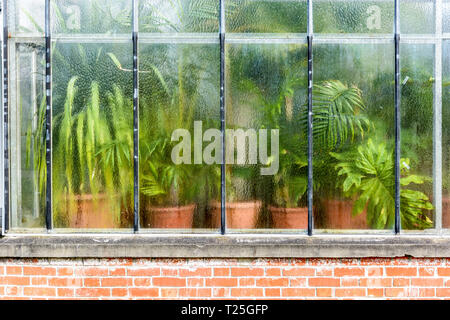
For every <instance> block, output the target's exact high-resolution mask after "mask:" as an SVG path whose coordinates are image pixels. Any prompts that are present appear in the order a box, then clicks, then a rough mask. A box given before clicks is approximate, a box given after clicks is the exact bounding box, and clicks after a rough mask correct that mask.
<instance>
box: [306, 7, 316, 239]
mask: <svg viewBox="0 0 450 320" xmlns="http://www.w3.org/2000/svg"><path fill="white" fill-rule="evenodd" d="M312 6H313V4H312V0H308V18H307V19H308V27H307V28H308V30H307V32H308V34H307V42H308V230H307V232H308V236H312V234H313V229H314V219H313V214H314V213H313V200H314V199H313V192H314V186H313V105H312V104H313V99H312V94H313V92H312V90H313V54H312V41H313V20H312V19H313V15H312Z"/></svg>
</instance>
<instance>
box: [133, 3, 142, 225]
mask: <svg viewBox="0 0 450 320" xmlns="http://www.w3.org/2000/svg"><path fill="white" fill-rule="evenodd" d="M137 4H138V0H132V6H133V7H132V11H133V13H132V20H133V21H132V25H133V31H132V40H133V179H134V182H133V184H134V188H133V202H134V211H133V212H134V219H133V230H134V232H135V233H136V232H138V231H139V228H140V223H139V60H138V34H139V27H138V10H137Z"/></svg>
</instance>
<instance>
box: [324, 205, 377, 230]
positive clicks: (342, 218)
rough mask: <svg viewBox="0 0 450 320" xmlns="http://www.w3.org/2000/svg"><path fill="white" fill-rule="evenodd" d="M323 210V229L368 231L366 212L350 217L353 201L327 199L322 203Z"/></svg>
mask: <svg viewBox="0 0 450 320" xmlns="http://www.w3.org/2000/svg"><path fill="white" fill-rule="evenodd" d="M322 204H323V207H324V210H325V215H326V218H325V226H324V227H325V229H368V228H369V227H368V225H367V212H366V210H364V211H363V212H361V213H360V214H358V215H357V216H355V217H353V216H352V211H353V204H354V201H353V200H336V199H327V200H323V202H322Z"/></svg>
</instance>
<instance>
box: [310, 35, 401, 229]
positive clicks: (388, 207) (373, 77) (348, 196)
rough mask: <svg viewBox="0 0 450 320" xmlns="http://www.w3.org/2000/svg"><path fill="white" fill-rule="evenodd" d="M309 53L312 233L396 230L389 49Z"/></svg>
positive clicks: (326, 48) (334, 47) (322, 48)
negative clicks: (315, 230)
mask: <svg viewBox="0 0 450 320" xmlns="http://www.w3.org/2000/svg"><path fill="white" fill-rule="evenodd" d="M313 53H314V91H313V112H314V192H315V193H314V206H315V208H314V215H315V221H316V227H317V228H324V229H390V228H393V226H394V181H395V180H394V139H393V133H394V80H393V79H394V74H393V73H394V72H393V71H394V63H393V62H394V58H393V57H394V46H393V44H392V43H387V44H355V45H348V44H323V45H322V44H320V45H315V46H314V48H313Z"/></svg>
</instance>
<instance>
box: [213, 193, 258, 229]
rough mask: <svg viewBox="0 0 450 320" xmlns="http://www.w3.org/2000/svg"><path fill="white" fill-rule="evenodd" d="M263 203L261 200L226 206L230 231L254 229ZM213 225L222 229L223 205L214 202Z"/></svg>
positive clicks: (233, 203) (232, 203)
mask: <svg viewBox="0 0 450 320" xmlns="http://www.w3.org/2000/svg"><path fill="white" fill-rule="evenodd" d="M261 206H262V203H261V201H259V200H255V201H248V202H230V203H227V204H226V209H225V210H226V213H227V219H226V221H227V228H229V229H254V228H255V227H256V223H257V221H258V215H259V211H260V210H261ZM210 208H211V225H212V227H213V228H220V224H221V205H220V202H216V201H215V202H212V203H211V205H210Z"/></svg>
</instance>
